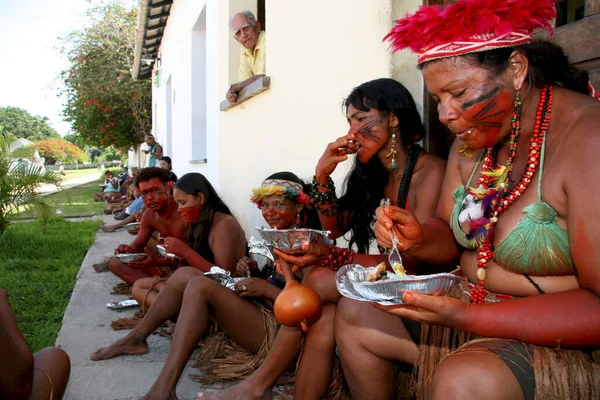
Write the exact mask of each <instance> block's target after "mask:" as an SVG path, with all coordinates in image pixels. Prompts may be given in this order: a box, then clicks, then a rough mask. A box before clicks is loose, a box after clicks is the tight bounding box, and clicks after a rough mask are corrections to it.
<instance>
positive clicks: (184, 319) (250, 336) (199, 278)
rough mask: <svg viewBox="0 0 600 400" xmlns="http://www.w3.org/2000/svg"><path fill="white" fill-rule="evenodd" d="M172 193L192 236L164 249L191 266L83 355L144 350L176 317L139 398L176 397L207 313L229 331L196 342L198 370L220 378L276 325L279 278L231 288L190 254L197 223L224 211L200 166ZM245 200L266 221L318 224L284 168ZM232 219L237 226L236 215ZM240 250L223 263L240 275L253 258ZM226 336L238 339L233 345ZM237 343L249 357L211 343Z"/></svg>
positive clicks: (241, 371) (301, 188) (251, 363)
mask: <svg viewBox="0 0 600 400" xmlns="http://www.w3.org/2000/svg"><path fill="white" fill-rule="evenodd" d="M174 196H175V198H176V199H177V203H178V204H179V212H180V213H181V214H182V216H183V218H184V219H186V220H187V221H188V223H189V224H190V226H189V228H190V229H189V234H190V235H192V238H191V239H187V243H188V244H184V243H183V242H181V243H179V241H174V240H169V238H167V239H166V240H165V243H167V246H168V247H167V248H168V250H169V252H173V253H175V254H176V255H179V256H182V257H184V258H185V259H186V260H188V261H189V262H190V265H192V267H185V268H180V269H178V270H177V271H176V272H175V273H174V274H173V275H172V276H171V277H170V278H169V280H168V281H167V282H166V284H165V286H164V288H163V289H162V290H161V291H160V293H159V294H158V295H157V296H156V300H155V302H154V304H153V305H152V307H150V309H149V310H148V313H147V314H146V315H145V316H144V318H143V319H142V320H141V321H140V323H139V324H138V325H137V326H136V327H135V328H134V329H133V330H132V331H131V332H130V333H129V334H128V335H127V336H125V337H124V338H122V339H120V340H118V341H117V342H115V343H113V344H112V345H110V346H108V347H105V348H102V349H100V350H98V351H96V352H95V353H93V354H92V355H91V357H90V358H91V359H92V360H104V359H109V358H112V357H115V356H117V355H120V354H132V355H133V354H144V353H146V352H148V344H147V342H146V339H147V337H148V336H149V335H151V334H152V332H154V330H155V329H156V328H158V327H159V326H160V325H161V324H162V323H163V322H165V321H166V320H168V319H172V318H177V324H176V327H175V332H174V334H173V342H172V344H171V348H170V351H169V354H168V356H167V360H166V362H165V364H164V366H163V369H162V371H161V373H160V375H159V376H158V378H157V380H156V381H155V382H154V384H153V385H152V387H151V388H150V391H149V392H148V394H147V395H146V396H144V397H143V398H144V399H150V398H152V399H171V398H175V397H176V395H175V387H176V385H177V382H178V380H179V378H180V376H181V373H182V372H183V369H184V368H185V365H186V364H187V362H188V360H189V358H190V356H191V355H192V352H193V351H194V350H195V349H196V347H197V346H198V341H199V340H200V339H201V338H202V337H203V336H204V335H205V334H206V333H207V331H208V328H209V325H210V324H209V320H210V319H211V318H213V319H214V320H216V322H217V323H218V327H219V328H220V330H221V331H222V332H224V333H225V334H226V335H227V338H228V339H227V343H225V344H223V343H222V340H223V339H224V337H223V336H222V335H209V338H208V339H207V342H205V344H204V345H203V346H202V347H201V355H200V359H199V364H201V367H202V368H203V369H204V371H203V376H204V377H205V378H209V377H210V376H216V377H217V378H223V377H222V376H219V371H221V370H222V369H223V368H222V367H227V368H226V370H227V375H228V376H231V375H232V374H234V375H235V374H237V375H239V377H243V376H244V375H247V374H249V373H250V372H252V371H253V370H254V369H255V368H257V367H258V365H260V363H261V361H262V359H263V358H264V357H265V355H266V352H267V349H268V348H269V346H270V345H271V342H272V340H273V339H274V337H275V334H276V332H277V329H278V323H277V321H276V320H275V318H274V316H273V312H272V304H273V301H274V300H275V298H276V297H277V295H278V294H279V292H280V291H281V289H280V288H279V287H278V286H276V285H275V284H273V283H272V282H271V281H267V280H265V279H260V278H247V279H243V280H241V281H238V282H236V284H235V290H231V289H229V288H227V287H225V286H222V285H221V284H220V283H218V282H216V281H214V280H211V279H209V278H207V277H205V276H204V274H203V272H204V271H205V270H206V269H205V266H207V265H208V264H207V263H205V260H204V259H203V258H202V257H201V256H200V255H199V254H196V256H197V257H196V256H194V255H192V254H191V252H192V251H193V250H192V249H200V250H201V249H202V246H197V245H195V244H194V243H198V242H200V243H203V242H205V239H204V237H205V236H203V233H202V229H205V228H203V227H206V226H209V227H210V226H211V225H208V224H209V222H210V221H212V229H211V231H212V230H213V229H215V227H216V226H218V225H216V224H218V223H219V222H218V221H219V220H220V219H221V218H226V217H223V216H222V215H227V216H228V217H230V215H228V214H227V212H226V211H225V209H224V208H223V205H222V202H220V200H219V199H218V197H216V196H215V193H214V189H212V187H211V186H210V184H209V183H208V181H206V179H205V178H204V177H203V176H202V175H200V174H195V173H192V174H186V175H184V176H182V177H181V178H180V179H179V180H178V181H177V185H176V186H175V190H174ZM211 199H212V200H211ZM251 201H253V202H254V203H255V204H257V206H258V207H259V208H260V209H261V211H262V214H263V217H264V218H265V220H266V222H267V223H268V224H269V226H270V227H271V228H278V229H289V228H294V227H306V228H313V229H319V228H320V224H319V220H318V217H317V216H316V215H314V214H315V213H314V212H313V211H311V210H308V209H307V208H306V206H308V205H309V201H308V196H307V194H306V193H305V185H304V183H303V182H302V181H301V180H300V179H299V178H298V177H297V176H296V175H294V174H292V173H290V172H280V173H276V174H273V175H271V176H270V177H269V178H267V179H266V180H265V181H264V182H263V184H262V186H261V187H260V188H258V189H255V190H254V193H253V196H252V198H251ZM208 205H210V207H209V206H208ZM215 210H221V211H215ZM227 219H228V218H227ZM206 221H208V222H206ZM234 221H235V220H234ZM221 223H222V222H221ZM232 224H233V223H232ZM234 225H235V226H238V225H237V222H236V223H235V224H234ZM208 235H209V238H208V245H209V246H210V247H211V251H213V252H214V254H215V258H218V256H217V252H218V251H219V250H218V249H219V248H220V247H219V245H218V244H217V243H214V242H212V240H211V234H210V233H209V234H208ZM186 237H189V236H187V235H186ZM235 237H236V235H235V234H232V233H231V232H230V233H227V232H222V233H221V235H220V236H219V237H218V238H216V240H218V241H220V242H234V241H235ZM242 240H243V236H242ZM243 254H244V253H242V254H241V255H239V253H238V255H237V258H238V259H239V261H238V263H237V265H236V267H235V269H233V268H230V270H231V271H232V272H234V275H235V273H237V275H240V276H246V273H247V271H248V269H250V270H252V269H253V268H254V266H255V265H254V263H253V260H252V259H248V258H247V257H243ZM195 257H196V258H195ZM201 258H202V259H201ZM203 260H204V261H203ZM220 341H221V343H218V342H220ZM231 341H233V342H235V343H236V344H237V346H238V347H237V348H235V347H233V348H232V347H231ZM239 346H241V347H242V348H244V349H246V350H248V351H249V352H251V353H254V354H255V355H256V356H254V357H248V355H247V354H248V353H247V352H246V353H245V354H246V356H245V357H246V358H245V359H244V362H242V361H241V359H240V358H238V357H233V360H231V359H224V358H223V357H219V355H215V354H214V351H213V350H214V349H215V348H221V349H223V348H225V352H226V353H227V354H231V352H238V353H239ZM236 354H237V353H236ZM245 361H247V363H246V362H245Z"/></svg>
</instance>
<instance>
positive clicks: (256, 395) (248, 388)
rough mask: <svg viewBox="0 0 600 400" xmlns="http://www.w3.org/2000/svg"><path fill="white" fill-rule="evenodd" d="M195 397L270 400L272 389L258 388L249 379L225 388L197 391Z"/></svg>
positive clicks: (220, 399)
mask: <svg viewBox="0 0 600 400" xmlns="http://www.w3.org/2000/svg"><path fill="white" fill-rule="evenodd" d="M196 399H200V400H238V399H239V400H272V399H273V390H272V389H271V388H269V389H268V390H260V389H258V388H257V387H255V386H253V385H252V382H249V380H248V379H247V380H245V381H242V382H240V383H238V384H237V385H234V386H231V387H228V388H227V389H225V390H220V391H218V392H216V391H211V392H209V391H206V392H204V393H198V394H197V395H196Z"/></svg>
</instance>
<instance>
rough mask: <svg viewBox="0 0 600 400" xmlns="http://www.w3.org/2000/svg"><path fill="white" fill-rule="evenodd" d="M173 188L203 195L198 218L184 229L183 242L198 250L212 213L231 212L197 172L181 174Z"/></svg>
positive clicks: (206, 231)
mask: <svg viewBox="0 0 600 400" xmlns="http://www.w3.org/2000/svg"><path fill="white" fill-rule="evenodd" d="M163 171H165V170H163ZM165 172H166V171H165ZM175 189H179V190H181V191H183V192H184V193H187V194H189V195H192V196H196V197H197V196H198V194H199V193H202V195H203V196H204V203H203V204H202V208H201V209H200V216H199V217H198V220H197V221H196V222H194V223H192V224H190V225H188V226H187V227H186V230H185V242H186V243H187V244H188V246H190V247H191V248H192V249H194V250H198V249H199V246H200V243H201V242H202V239H204V238H205V237H208V233H209V232H210V228H211V226H210V224H209V223H210V221H212V217H213V215H214V213H216V212H220V213H223V214H227V215H233V214H232V213H231V211H230V210H229V207H227V205H226V204H225V202H223V200H221V198H220V197H219V195H218V194H217V192H216V190H215V188H213V186H212V185H211V184H210V182H209V181H208V179H206V178H205V177H204V175H202V174H200V173H198V172H190V173H189V174H185V175H183V176H182V177H181V178H179V180H178V181H177V183H176V184H175Z"/></svg>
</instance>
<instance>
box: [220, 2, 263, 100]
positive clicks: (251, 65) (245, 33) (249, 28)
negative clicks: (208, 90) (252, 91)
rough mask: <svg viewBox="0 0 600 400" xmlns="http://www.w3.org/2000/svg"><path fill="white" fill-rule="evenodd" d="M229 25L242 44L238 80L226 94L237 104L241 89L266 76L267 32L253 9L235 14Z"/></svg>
mask: <svg viewBox="0 0 600 400" xmlns="http://www.w3.org/2000/svg"><path fill="white" fill-rule="evenodd" d="M229 26H230V27H231V31H232V32H233V37H234V38H235V40H237V41H238V42H239V43H240V44H241V45H242V48H241V51H242V53H241V54H240V68H239V70H238V82H237V83H234V84H233V85H231V86H230V87H229V90H227V94H226V97H227V100H229V102H230V103H231V104H236V101H237V97H238V93H239V92H240V90H242V89H243V88H245V87H246V86H248V85H249V84H251V83H252V82H254V81H256V80H258V79H260V78H261V77H263V76H265V59H266V51H267V43H266V40H267V39H266V34H265V32H264V31H261V30H260V28H261V27H260V22H258V21H257V20H256V17H255V16H254V14H252V12H251V11H248V10H245V11H242V12H239V13H237V14H234V15H233V16H232V17H231V19H230V20H229Z"/></svg>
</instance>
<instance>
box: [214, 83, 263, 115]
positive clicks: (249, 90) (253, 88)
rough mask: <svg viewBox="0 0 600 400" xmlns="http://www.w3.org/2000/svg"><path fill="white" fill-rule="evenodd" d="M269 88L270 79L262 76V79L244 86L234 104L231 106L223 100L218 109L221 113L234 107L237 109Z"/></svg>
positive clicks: (227, 101)
mask: <svg viewBox="0 0 600 400" xmlns="http://www.w3.org/2000/svg"><path fill="white" fill-rule="evenodd" d="M270 87H271V77H269V76H263V78H262V79H258V80H256V81H254V82H252V83H251V84H249V85H248V86H246V87H245V88H243V89H242V90H240V92H239V93H238V101H237V103H236V104H231V103H230V102H229V100H227V99H225V100H223V101H222V102H221V105H220V109H221V111H227V110H230V109H232V108H234V107H237V106H239V105H240V104H242V103H243V102H245V101H248V100H250V99H251V98H253V97H254V96H256V95H258V94H260V93H262V92H264V91H265V90H268V89H269V88H270Z"/></svg>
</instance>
